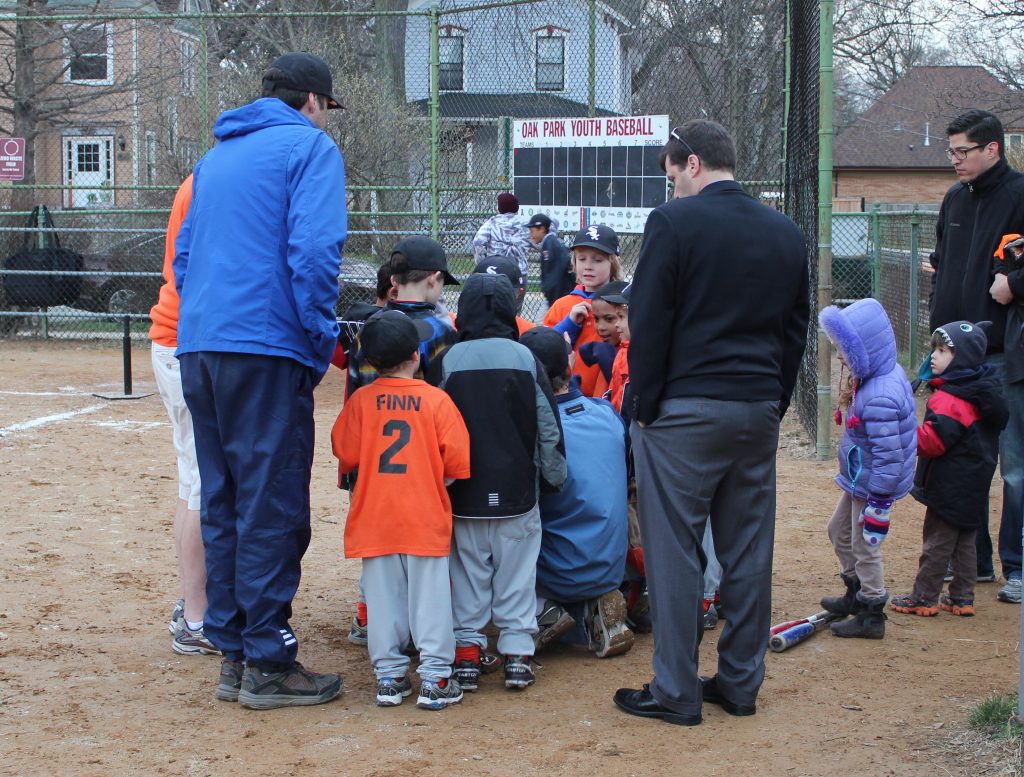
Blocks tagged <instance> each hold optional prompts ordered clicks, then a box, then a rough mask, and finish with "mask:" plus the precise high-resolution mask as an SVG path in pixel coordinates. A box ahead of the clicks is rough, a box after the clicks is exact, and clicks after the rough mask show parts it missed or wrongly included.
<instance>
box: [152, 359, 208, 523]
mask: <svg viewBox="0 0 1024 777" xmlns="http://www.w3.org/2000/svg"><path fill="white" fill-rule="evenodd" d="M174 351H175V349H174V348H169V347H168V346H166V345H160V344H159V343H153V349H152V357H153V375H154V376H155V377H156V386H157V389H158V390H159V391H160V398H161V399H162V400H163V401H164V407H165V408H166V409H167V416H168V418H170V419H171V428H172V429H173V430H174V433H173V438H174V452H175V454H176V455H177V457H178V496H179V497H180V498H181V499H184V500H185V501H186V502H188V509H189V510H198V509H199V496H200V493H201V491H200V485H201V484H200V481H199V462H198V461H197V460H196V441H195V437H194V436H193V434H192V414H191V413H190V412H189V411H188V407H187V406H186V405H185V397H184V395H183V394H182V391H181V372H180V371H179V370H178V360H177V359H176V358H175V356H174Z"/></svg>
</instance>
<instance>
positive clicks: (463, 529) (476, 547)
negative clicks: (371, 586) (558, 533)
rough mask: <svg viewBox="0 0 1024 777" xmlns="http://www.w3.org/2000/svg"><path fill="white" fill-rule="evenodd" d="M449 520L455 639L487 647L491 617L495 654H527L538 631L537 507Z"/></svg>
mask: <svg viewBox="0 0 1024 777" xmlns="http://www.w3.org/2000/svg"><path fill="white" fill-rule="evenodd" d="M453 523H454V527H453V528H454V531H453V535H452V555H451V574H452V611H453V613H454V620H455V643H456V644H457V645H458V646H459V647H469V646H470V645H477V646H478V647H479V648H480V649H481V650H484V649H486V647H487V637H486V636H485V635H484V627H486V626H487V622H488V621H493V622H494V625H495V626H497V627H498V629H499V635H498V652H499V653H501V654H503V655H506V656H532V655H533V649H534V647H533V635H534V634H536V633H537V615H536V606H537V594H536V585H537V556H538V555H539V554H540V538H541V528H540V508H539V507H537V506H534V508H533V509H532V510H531V511H530V512H528V513H526V514H524V515H518V516H515V517H513V518H458V517H457V518H455V519H454V522H453ZM371 621H372V617H371Z"/></svg>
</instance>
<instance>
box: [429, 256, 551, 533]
mask: <svg viewBox="0 0 1024 777" xmlns="http://www.w3.org/2000/svg"><path fill="white" fill-rule="evenodd" d="M455 325H456V327H457V328H458V332H459V342H457V343H456V344H455V345H453V346H452V347H451V348H449V349H448V350H447V351H445V352H444V354H443V355H442V356H441V358H440V360H439V361H438V362H435V365H436V369H437V370H438V371H439V376H438V377H439V380H438V385H440V387H441V388H443V389H444V390H445V391H447V392H448V395H449V396H450V397H451V398H452V400H453V401H454V402H455V405H456V406H457V407H458V408H459V412H461V413H462V417H463V419H464V420H465V422H466V427H467V428H468V429H469V441H470V477H469V478H467V479H466V480H458V481H456V482H455V483H453V484H452V485H451V487H450V488H449V494H450V495H451V500H452V513H453V514H454V515H455V516H456V517H458V518H511V517H515V516H519V515H523V514H525V513H528V512H529V511H530V510H532V509H533V508H534V507H535V506H536V505H537V498H538V493H539V492H538V476H539V478H540V481H541V485H543V486H544V487H545V488H550V489H553V490H557V489H559V488H561V486H562V483H564V482H565V475H566V467H565V444H564V441H563V439H562V427H561V425H560V423H559V420H558V409H557V407H556V405H555V400H554V396H553V395H552V392H551V385H550V383H549V382H548V378H547V374H546V373H545V371H544V368H543V366H541V364H540V362H539V361H538V360H537V357H536V356H534V354H533V352H532V351H530V349H529V348H527V347H526V346H524V345H520V344H519V343H518V342H517V340H518V329H517V327H516V307H515V294H514V292H513V291H512V284H511V282H510V281H509V279H508V278H506V277H505V276H504V275H487V274H483V273H480V274H476V275H470V276H469V277H468V278H467V279H466V282H465V284H464V285H463V288H462V293H461V294H460V296H459V312H458V316H457V317H456V319H455Z"/></svg>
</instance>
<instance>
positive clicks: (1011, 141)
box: [1003, 132, 1024, 152]
mask: <svg viewBox="0 0 1024 777" xmlns="http://www.w3.org/2000/svg"><path fill="white" fill-rule="evenodd" d="M1004 141H1005V142H1006V148H1004V149H1003V151H1004V152H1005V151H1009V150H1010V149H1018V150H1019V149H1024V132H1007V133H1006V135H1005V137H1004Z"/></svg>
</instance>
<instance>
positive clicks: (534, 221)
mask: <svg viewBox="0 0 1024 777" xmlns="http://www.w3.org/2000/svg"><path fill="white" fill-rule="evenodd" d="M526 226H528V227H544V229H551V219H550V218H548V216H547V215H545V214H543V213H537V214H535V215H534V216H533V217H531V218H530V220H529V221H528V222H527V223H526Z"/></svg>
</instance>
